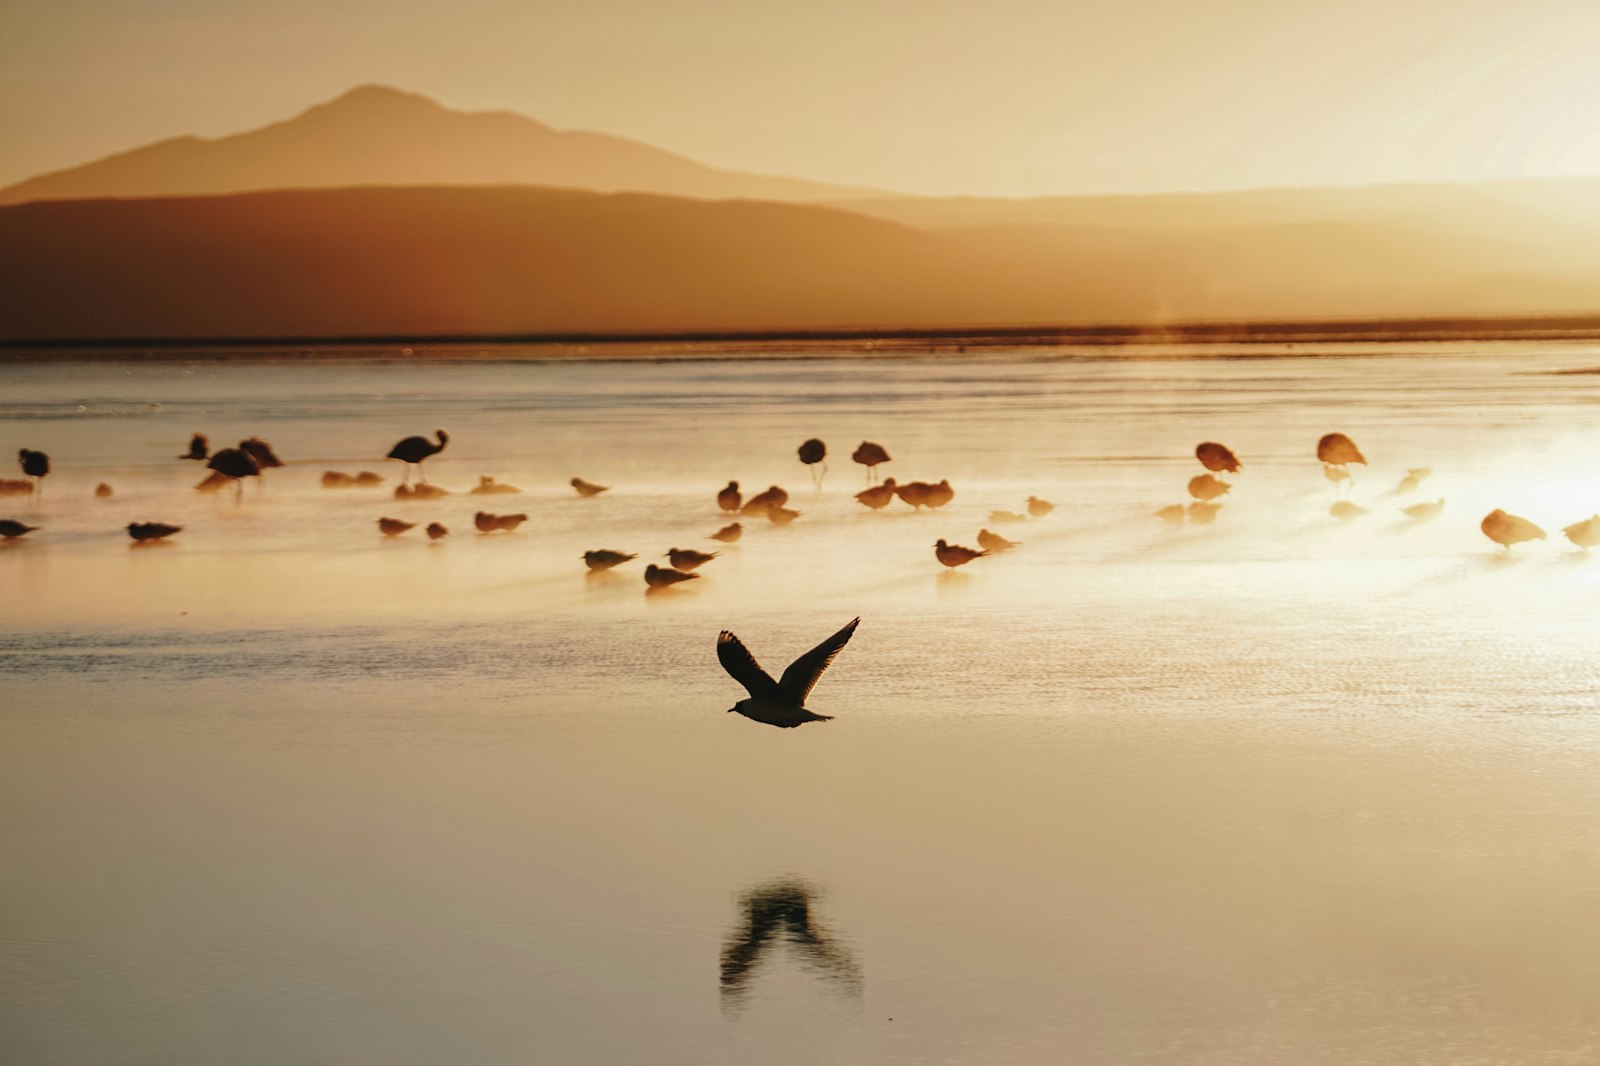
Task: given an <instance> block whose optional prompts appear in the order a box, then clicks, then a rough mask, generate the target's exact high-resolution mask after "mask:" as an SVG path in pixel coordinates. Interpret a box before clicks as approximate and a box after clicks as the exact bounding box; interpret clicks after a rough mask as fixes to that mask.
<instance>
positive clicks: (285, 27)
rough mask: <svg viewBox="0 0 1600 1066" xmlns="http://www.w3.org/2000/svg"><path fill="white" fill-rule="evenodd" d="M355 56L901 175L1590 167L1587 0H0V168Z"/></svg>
mask: <svg viewBox="0 0 1600 1066" xmlns="http://www.w3.org/2000/svg"><path fill="white" fill-rule="evenodd" d="M363 82H379V83H383V84H388V85H393V86H396V87H398V88H403V89H409V90H412V91H416V92H421V93H424V94H426V95H428V96H431V97H433V98H435V99H437V100H439V101H440V102H441V103H443V104H445V105H446V106H448V107H454V108H460V109H466V110H479V109H508V110H514V111H520V112H522V113H524V114H527V115H530V116H532V117H535V118H538V119H540V120H542V121H544V122H547V123H550V124H552V125H555V126H558V127H564V128H574V127H576V128H587V129H595V130H602V131H605V132H608V133H615V134H620V135H623V136H629V137H634V138H636V139H639V140H643V141H646V142H649V143H652V144H655V145H657V146H660V147H663V148H668V149H671V150H674V151H677V152H681V153H683V154H685V155H689V156H693V157H695V158H698V159H700V160H702V161H704V162H707V163H712V164H715V165H719V166H724V167H731V168H738V169H746V170H755V171H765V172H770V173H781V174H791V175H795V176H800V177H810V178H818V179H825V180H831V181H836V182H845V183H852V184H867V185H878V186H883V187H888V188H895V189H903V190H907V191H912V192H929V193H958V192H970V193H983V194H1000V195H1033V194H1047V193H1068V192H1143V191H1159V190H1169V189H1207V188H1237V187H1252V186H1262V185H1308V184H1361V183H1370V182H1378V181H1392V180H1418V179H1445V180H1455V179H1477V178H1488V177H1500V176H1514V175H1537V174H1588V173H1600V0H1528V2H1524V3H1521V4H1517V5H1512V4H1507V3H1505V2H1504V0H1207V2H1204V3H1196V2H1194V0H990V2H987V3H984V4H981V5H980V4H977V3H974V2H972V0H961V2H952V0H919V2H910V0H807V2H805V3H788V4H784V5H781V6H780V5H775V4H771V3H762V2H760V0H756V2H751V0H737V2H735V0H721V2H714V3H713V2H702V3H687V2H682V0H542V2H541V0H531V2H530V0H457V2H454V3H449V4H446V3H440V2H437V0H434V2H422V0H270V2H267V0H228V2H218V0H70V2H67V3H63V2H62V0H0V145H3V146H4V148H3V150H0V184H10V183H11V182H14V181H17V180H19V179H22V178H24V177H28V176H31V175H33V174H37V173H40V172H43V171H47V170H54V169H58V168H61V167H66V166H72V165H75V164H77V163H81V162H86V161H88V160H90V159H93V158H98V157H100V156H103V155H106V154H109V153H111V152H114V151H119V150H121V149H124V148H131V147H134V146H136V145H140V144H144V143H147V142H149V141H153V140H157V139H160V138H164V137H168V136H173V135H178V134H183V133H196V134H200V135H203V136H216V135H221V134H226V133H232V132H237V131H240V130H244V129H248V128H253V127H255V126H259V125H263V124H265V123H267V122H271V121H275V120H278V119H282V118H286V117H289V116H290V115H292V114H295V113H298V112H299V111H301V110H304V109H305V108H306V107H308V106H310V105H312V104H314V103H318V102H320V101H323V100H326V99H329V98H331V97H333V96H336V95H338V94H339V93H341V92H343V91H345V90H346V89H349V88H350V87H352V86H354V85H357V84H360V83H363Z"/></svg>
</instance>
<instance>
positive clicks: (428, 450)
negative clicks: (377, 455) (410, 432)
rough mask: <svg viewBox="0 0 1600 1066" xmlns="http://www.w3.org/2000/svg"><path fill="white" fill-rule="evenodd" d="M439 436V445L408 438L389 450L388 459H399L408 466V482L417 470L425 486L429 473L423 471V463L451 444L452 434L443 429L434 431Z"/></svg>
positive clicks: (427, 440)
mask: <svg viewBox="0 0 1600 1066" xmlns="http://www.w3.org/2000/svg"><path fill="white" fill-rule="evenodd" d="M434 432H435V433H436V434H438V435H439V443H438V444H435V443H433V441H431V440H429V439H428V438H427V437H407V438H406V439H405V440H403V441H401V442H400V443H399V444H396V445H395V446H394V447H393V448H390V449H389V455H388V458H390V459H398V460H400V461H401V462H402V463H405V464H406V480H407V481H408V482H409V481H410V480H411V468H412V467H413V466H415V467H416V468H417V477H418V478H419V479H421V481H422V483H423V484H427V482H428V475H427V472H426V471H424V470H423V469H422V461H423V460H424V459H426V458H427V457H428V456H430V455H437V454H438V453H440V452H442V451H444V446H445V445H446V444H449V443H450V434H448V433H446V432H445V431H444V430H442V429H436V430H434Z"/></svg>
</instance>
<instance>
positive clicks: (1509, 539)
mask: <svg viewBox="0 0 1600 1066" xmlns="http://www.w3.org/2000/svg"><path fill="white" fill-rule="evenodd" d="M1478 528H1479V529H1481V530H1483V535H1484V536H1486V537H1488V538H1489V539H1490V540H1492V541H1494V542H1495V543H1496V544H1498V545H1500V546H1501V547H1503V548H1505V550H1506V551H1510V550H1511V546H1512V545H1513V544H1521V543H1522V542H1523V541H1525V540H1544V539H1545V535H1544V530H1542V529H1540V528H1539V527H1538V526H1536V525H1534V524H1533V523H1532V522H1530V521H1528V520H1527V519H1526V518H1518V517H1517V516H1516V515H1514V514H1506V513H1505V512H1504V511H1502V510H1500V509H1498V508H1496V509H1495V510H1493V511H1490V512H1489V513H1488V514H1486V515H1484V516H1483V521H1482V522H1480V523H1478Z"/></svg>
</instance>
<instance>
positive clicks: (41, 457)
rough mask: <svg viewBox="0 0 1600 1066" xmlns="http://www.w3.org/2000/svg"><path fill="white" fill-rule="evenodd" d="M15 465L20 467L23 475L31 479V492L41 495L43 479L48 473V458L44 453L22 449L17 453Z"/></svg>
mask: <svg viewBox="0 0 1600 1066" xmlns="http://www.w3.org/2000/svg"><path fill="white" fill-rule="evenodd" d="M17 465H18V466H20V467H22V472H23V473H24V474H27V475H28V476H29V477H31V478H33V491H34V492H37V493H43V491H44V477H45V475H46V474H48V473H50V457H49V456H48V455H46V454H45V453H44V452H34V451H29V450H28V449H27V448H23V449H21V450H20V451H18V452H17Z"/></svg>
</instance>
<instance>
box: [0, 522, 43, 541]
mask: <svg viewBox="0 0 1600 1066" xmlns="http://www.w3.org/2000/svg"><path fill="white" fill-rule="evenodd" d="M38 528H39V527H38V526H25V525H23V524H22V523H21V522H18V521H17V520H16V519H14V518H0V540H16V539H17V538H18V537H21V536H24V535H25V534H28V533H32V532H33V531H34V530H36V529H38Z"/></svg>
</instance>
